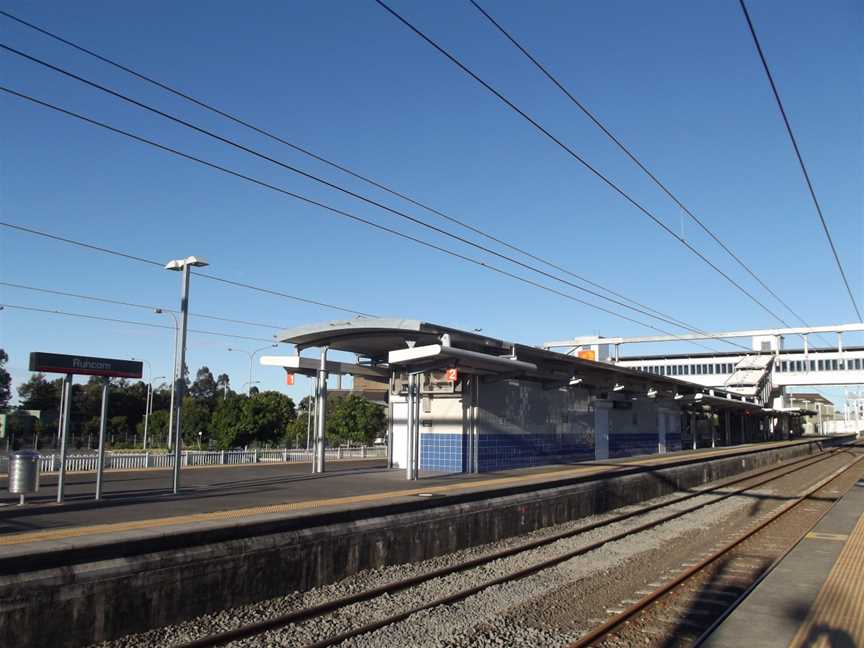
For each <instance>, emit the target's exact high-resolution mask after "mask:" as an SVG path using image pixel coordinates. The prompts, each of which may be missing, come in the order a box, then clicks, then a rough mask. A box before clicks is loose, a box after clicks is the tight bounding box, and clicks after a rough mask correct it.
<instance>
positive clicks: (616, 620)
mask: <svg viewBox="0 0 864 648" xmlns="http://www.w3.org/2000/svg"><path fill="white" fill-rule="evenodd" d="M862 460H864V456H860V457H858V458H857V459H855V460H853V461H852V462H850V463H849V464H848V465H846V466H844V467H843V468H840V469H838V470H835V471H834V472H833V473H831V474H830V475H828V476H827V477H825V478H824V479H821V480H819V481H818V482H817V483H816V484H814V485H813V486H811V487H810V488H808V489H807V490H806V491H804V492H803V493H802V494H801V495H798V496H797V497H796V498H795V499H793V500H791V501H789V502H787V503H786V504H783V505H782V506H781V507H779V508H778V509H777V510H776V511H774V512H773V513H772V514H771V515H770V516H769V517H768V518H766V519H765V520H763V521H762V522H761V523H759V524H758V525H757V526H756V527H754V528H753V529H751V530H750V531H747V532H746V533H744V534H742V535H740V536H738V537H737V538H736V539H734V540H732V541H730V542H728V543H726V544H725V545H724V546H723V547H721V548H720V549H718V550H717V551H715V552H713V553H712V554H710V555H709V556H706V557H705V558H703V559H702V560H700V561H699V562H698V563H696V564H695V565H693V566H691V567H688V568H687V569H685V570H684V571H683V572H681V573H680V574H679V575H678V576H676V577H675V578H674V579H672V580H671V581H668V582H667V583H664V584H663V585H662V586H660V587H658V588H657V589H656V590H654V591H653V592H651V593H650V594H646V595H645V596H643V597H642V598H641V599H639V600H638V601H636V602H635V603H633V604H632V605H631V606H630V607H628V608H626V609H625V610H622V611H621V612H620V613H618V614H616V615H615V616H613V617H611V618H610V619H608V620H607V621H605V622H604V623H602V624H600V625H599V626H596V627H595V628H594V629H593V630H591V632H589V633H587V634H585V635H583V636H582V637H580V638H579V639H578V640H577V641H574V642H573V643H571V644H568V645H567V648H583V647H584V646H588V645H591V644H593V643H594V642H595V641H597V640H598V639H601V638H603V637H605V636H606V635H607V634H609V633H610V632H611V631H612V630H614V629H615V628H617V627H618V626H619V625H621V624H622V623H623V622H624V621H626V620H627V619H629V618H630V617H632V616H634V615H636V614H638V613H639V612H641V611H643V610H645V609H646V608H647V607H648V606H649V605H651V604H652V603H654V602H655V601H657V600H658V599H660V598H662V597H663V596H665V595H666V594H668V593H669V592H671V591H672V590H673V589H675V588H676V587H678V586H679V585H680V584H681V583H683V582H685V581H687V580H689V579H690V578H692V577H693V576H694V575H695V574H697V573H699V572H700V571H702V570H703V569H705V567H707V566H708V565H710V564H711V563H713V562H714V561H716V560H717V559H719V558H721V557H722V556H724V555H725V554H727V553H729V552H730V551H732V550H733V549H734V548H735V547H737V546H738V545H740V544H741V543H742V542H744V541H745V540H747V539H748V538H750V537H752V536H754V535H756V534H757V533H759V532H760V531H762V530H763V529H764V528H765V527H767V526H768V525H770V524H771V523H772V522H775V521H776V520H777V519H779V518H780V517H782V516H783V515H785V514H786V513H788V512H789V511H791V510H792V509H794V508H795V507H796V506H798V505H799V504H801V503H802V502H805V501H807V499H808V498H809V497H810V496H811V495H812V494H813V493H815V492H816V491H818V490H821V489H822V488H824V487H825V486H826V485H828V484H829V483H831V482H832V481H834V480H835V479H837V478H838V477H840V476H841V475H842V474H843V473H845V472H846V471H847V470H849V469H850V468H852V467H853V466H856V465H858V464H859V463H860V462H861V461H862Z"/></svg>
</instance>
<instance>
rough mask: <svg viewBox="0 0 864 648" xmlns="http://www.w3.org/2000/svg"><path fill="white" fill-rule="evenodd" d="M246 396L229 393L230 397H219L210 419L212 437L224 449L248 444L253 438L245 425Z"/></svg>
mask: <svg viewBox="0 0 864 648" xmlns="http://www.w3.org/2000/svg"><path fill="white" fill-rule="evenodd" d="M246 400H248V399H247V398H246V397H245V396H240V395H238V394H234V393H231V394H228V398H226V399H224V400H223V399H221V398H220V399H219V400H218V401H217V402H216V407H215V409H214V410H213V416H212V417H211V419H210V437H211V438H212V439H213V440H215V441H216V443H217V445H218V446H219V447H220V448H222V449H223V450H227V449H228V448H234V447H237V446H244V445H248V444H249V442H250V441H251V439H250V438H249V436H248V430H244V429H243V428H242V425H243V402H244V401H246Z"/></svg>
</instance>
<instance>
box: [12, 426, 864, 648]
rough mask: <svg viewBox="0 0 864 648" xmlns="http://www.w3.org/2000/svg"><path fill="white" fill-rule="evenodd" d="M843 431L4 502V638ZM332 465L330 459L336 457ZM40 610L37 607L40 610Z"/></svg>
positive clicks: (316, 567)
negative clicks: (428, 472)
mask: <svg viewBox="0 0 864 648" xmlns="http://www.w3.org/2000/svg"><path fill="white" fill-rule="evenodd" d="M852 440H853V437H851V436H850V437H834V438H814V439H805V440H796V441H787V442H776V443H761V444H750V445H746V446H734V447H729V448H717V449H713V450H712V449H706V450H700V451H695V452H681V453H675V454H670V455H662V456H657V455H651V456H645V457H635V458H630V459H626V460H613V461H602V462H593V461H592V462H584V463H579V464H572V465H561V466H546V467H543V468H535V469H522V470H516V471H510V472H507V473H494V474H489V473H486V474H480V475H474V476H467V475H462V474H458V475H434V476H427V477H425V478H423V479H421V480H420V481H417V482H408V481H406V480H405V478H404V471H387V470H386V469H381V468H374V467H372V466H371V465H366V466H365V467H360V466H353V465H351V466H349V465H346V466H345V468H346V469H345V470H342V471H338V472H337V471H334V472H332V473H327V474H324V475H318V476H313V475H311V474H308V473H306V474H304V473H302V472H299V473H298V472H297V471H298V470H302V468H298V467H297V466H296V465H295V466H290V465H285V464H281V465H271V466H261V465H258V466H246V467H242V468H241V467H237V468H212V469H206V468H201V469H196V470H194V471H193V470H189V471H188V472H187V473H186V474H185V475H184V481H183V483H184V484H185V485H186V488H187V490H185V491H184V492H183V493H181V495H180V496H170V495H168V496H166V495H163V494H162V493H164V490H161V489H160V492H159V493H151V494H149V495H146V496H144V497H143V498H142V497H127V496H126V495H128V493H130V492H136V485H140V484H139V482H138V481H136V480H145V481H144V482H141V483H144V484H147V483H150V482H148V481H146V480H152V481H153V483H154V484H156V483H158V484H159V485H160V486H161V488H162V489H164V488H165V485H167V483H168V474H167V473H166V472H161V473H148V474H143V475H142V473H140V472H136V473H113V474H112V475H111V480H112V481H114V482H115V483H114V485H113V486H111V489H112V490H111V491H110V493H113V495H112V497H109V498H108V499H106V500H105V501H103V502H101V503H95V502H93V501H92V500H87V499H86V496H87V493H90V494H92V486H91V485H90V484H89V483H88V482H87V480H88V479H92V475H81V476H79V477H78V479H80V480H81V481H80V482H78V483H77V485H76V486H75V488H76V489H80V495H79V496H80V497H81V498H82V499H81V500H77V501H70V502H68V503H67V504H64V505H62V506H57V505H54V504H42V505H37V506H34V507H32V508H26V509H18V508H16V507H14V506H7V507H3V508H0V525H2V529H3V532H2V533H0V645H10V646H11V645H27V644H30V645H51V646H70V647H71V646H81V645H87V644H90V643H93V642H97V641H101V640H105V639H110V638H114V637H118V636H122V635H124V634H127V633H130V632H138V631H141V630H145V629H148V628H151V627H155V626H159V625H165V624H169V623H176V622H177V621H180V620H183V619H188V618H190V617H193V616H196V615H198V614H203V613H207V612H211V611H213V610H217V609H223V608H225V607H233V606H237V605H242V604H246V603H251V602H254V601H260V600H263V599H266V598H270V597H273V596H279V595H282V594H285V593H288V592H292V591H296V590H305V589H308V588H310V587H315V586H320V585H323V584H326V583H331V582H334V581H337V580H339V579H341V578H344V577H346V576H349V575H351V574H354V573H357V572H360V571H362V570H364V569H374V568H378V567H381V566H385V565H393V564H402V563H409V562H416V561H420V560H426V559H429V558H432V557H435V556H440V555H443V554H446V553H450V552H453V551H456V550H459V549H463V548H466V547H471V546H477V545H481V544H485V543H489V542H495V541H497V540H500V539H503V538H507V537H513V536H517V535H522V534H524V533H528V532H530V531H533V530H536V529H539V528H543V527H547V526H551V525H555V524H560V523H563V522H567V521H571V520H575V519H579V518H582V517H585V516H588V515H592V514H595V513H602V512H605V511H608V510H612V509H615V508H618V507H621V506H626V505H629V504H634V503H638V502H641V501H644V500H647V499H651V498H654V497H659V496H662V495H667V494H669V493H672V492H676V491H682V490H687V489H691V488H695V487H697V486H700V485H702V484H705V483H707V482H711V481H716V480H718V479H724V478H727V477H731V476H733V475H737V474H740V473H742V472H745V471H749V470H754V469H757V468H761V467H763V466H768V465H772V464H776V463H778V462H780V461H784V460H790V459H795V458H801V457H804V456H807V455H811V454H815V453H817V452H820V451H821V450H823V449H825V448H826V447H830V446H831V445H836V444H840V443H848V442H851V441H852ZM333 467H334V468H335V465H334V466H333ZM46 610H51V614H50V615H49V616H46V614H45V611H46Z"/></svg>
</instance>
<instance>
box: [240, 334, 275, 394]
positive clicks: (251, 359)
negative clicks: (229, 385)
mask: <svg viewBox="0 0 864 648" xmlns="http://www.w3.org/2000/svg"><path fill="white" fill-rule="evenodd" d="M278 346H279V345H278V344H276V343H273V344H268V345H267V346H265V347H261V348H260V349H255V350H254V351H247V350H246V349H233V348H231V347H228V350H229V351H239V352H240V353H245V354H246V355H247V356H249V395H251V393H252V384H253V383H254V382H257V381H254V380H253V379H252V371H253V369H254V368H255V354H257V353H260V352H261V351H266V350H267V349H272V348H273V347H278ZM243 384H244V385H245V384H246V383H243ZM240 389H243V387H242V385H241V387H240Z"/></svg>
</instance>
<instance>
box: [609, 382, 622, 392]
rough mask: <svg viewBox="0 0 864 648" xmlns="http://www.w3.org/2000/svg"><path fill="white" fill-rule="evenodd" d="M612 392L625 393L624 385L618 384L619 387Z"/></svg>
mask: <svg viewBox="0 0 864 648" xmlns="http://www.w3.org/2000/svg"><path fill="white" fill-rule="evenodd" d="M612 391H616V392H619V391H624V385H622V384H621V383H618V384H617V385H615V386H614V387H613V388H612Z"/></svg>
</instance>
